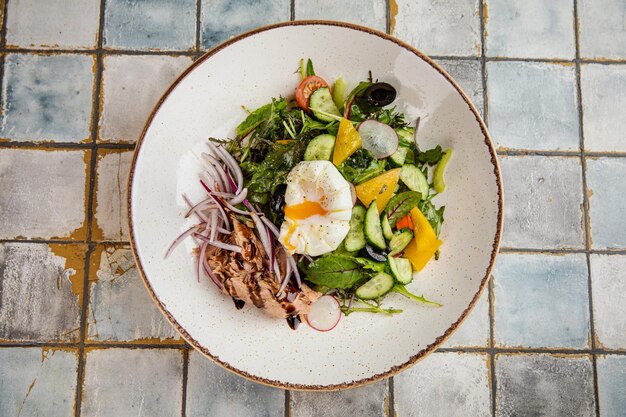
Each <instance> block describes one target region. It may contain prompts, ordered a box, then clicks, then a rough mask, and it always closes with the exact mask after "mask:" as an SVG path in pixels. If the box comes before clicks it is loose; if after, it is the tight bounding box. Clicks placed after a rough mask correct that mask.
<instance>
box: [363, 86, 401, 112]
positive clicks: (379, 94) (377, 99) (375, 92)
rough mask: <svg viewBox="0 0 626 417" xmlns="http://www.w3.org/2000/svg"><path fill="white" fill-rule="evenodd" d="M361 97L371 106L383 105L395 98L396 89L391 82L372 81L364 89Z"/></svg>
mask: <svg viewBox="0 0 626 417" xmlns="http://www.w3.org/2000/svg"><path fill="white" fill-rule="evenodd" d="M363 98H364V99H365V102H366V103H367V104H368V105H370V106H372V107H383V106H386V105H388V104H391V103H393V101H394V100H395V99H396V89H395V88H393V86H392V85H391V84H387V83H374V84H372V85H370V86H369V87H368V88H367V90H365V92H364V93H363Z"/></svg>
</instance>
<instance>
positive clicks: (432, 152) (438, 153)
mask: <svg viewBox="0 0 626 417" xmlns="http://www.w3.org/2000/svg"><path fill="white" fill-rule="evenodd" d="M441 158H443V150H442V149H441V146H439V145H437V147H436V148H433V149H429V150H427V151H424V152H422V151H419V153H418V154H417V155H416V158H415V159H416V160H417V162H420V163H422V164H428V165H436V164H437V163H438V162H439V161H441Z"/></svg>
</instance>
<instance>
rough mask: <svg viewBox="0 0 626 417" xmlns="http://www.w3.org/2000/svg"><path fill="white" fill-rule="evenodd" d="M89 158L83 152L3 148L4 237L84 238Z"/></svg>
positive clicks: (0, 230) (0, 226)
mask: <svg viewBox="0 0 626 417" xmlns="http://www.w3.org/2000/svg"><path fill="white" fill-rule="evenodd" d="M88 157H89V153H86V152H84V151H69V150H67V151H64V150H63V151H58V150H57V151H52V150H47V151H45V150H28V149H0V238H2V239H15V238H18V237H21V238H43V239H50V238H54V237H57V238H59V237H61V238H66V239H67V238H71V239H76V240H78V239H85V238H86V237H87V236H86V226H85V217H86V213H85V207H86V204H85V185H86V176H87V175H86V171H87V167H86V164H85V160H86V158H88ZM87 160H88V159H87ZM35 202H36V203H37V204H34V203H35ZM51 219H54V221H52V220H51Z"/></svg>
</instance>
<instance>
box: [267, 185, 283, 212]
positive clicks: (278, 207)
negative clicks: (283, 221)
mask: <svg viewBox="0 0 626 417" xmlns="http://www.w3.org/2000/svg"><path fill="white" fill-rule="evenodd" d="M285 191H287V184H278V185H277V186H276V188H274V192H273V193H272V197H271V199H270V207H271V208H272V210H273V211H274V212H276V213H281V214H282V212H283V209H284V208H285Z"/></svg>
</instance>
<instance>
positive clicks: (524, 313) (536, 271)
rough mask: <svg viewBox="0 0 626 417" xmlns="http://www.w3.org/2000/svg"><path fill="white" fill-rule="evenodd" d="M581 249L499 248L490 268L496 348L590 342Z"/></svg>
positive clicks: (585, 344) (580, 345) (582, 345)
mask: <svg viewBox="0 0 626 417" xmlns="http://www.w3.org/2000/svg"><path fill="white" fill-rule="evenodd" d="M587 274H588V273H587V259H586V257H585V255H584V254H569V255H563V256H557V255H554V256H553V255H539V254H513V253H501V254H500V255H499V256H498V261H497V264H496V268H495V269H494V272H493V276H494V306H495V307H494V338H495V343H496V345H497V346H501V347H530V348H546V347H549V348H579V349H584V348H588V347H589V339H590V333H589V296H588V292H589V291H588V275H587Z"/></svg>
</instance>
